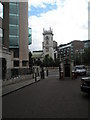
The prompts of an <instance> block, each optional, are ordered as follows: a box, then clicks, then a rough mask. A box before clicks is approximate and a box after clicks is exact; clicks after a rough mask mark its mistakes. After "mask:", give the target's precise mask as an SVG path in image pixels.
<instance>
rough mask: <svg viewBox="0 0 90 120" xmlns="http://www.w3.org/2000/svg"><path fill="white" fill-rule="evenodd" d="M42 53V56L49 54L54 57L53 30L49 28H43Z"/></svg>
mask: <svg viewBox="0 0 90 120" xmlns="http://www.w3.org/2000/svg"><path fill="white" fill-rule="evenodd" d="M43 53H44V56H45V55H47V54H49V56H50V57H52V58H53V59H54V50H53V31H52V30H51V28H50V29H49V30H44V29H43Z"/></svg>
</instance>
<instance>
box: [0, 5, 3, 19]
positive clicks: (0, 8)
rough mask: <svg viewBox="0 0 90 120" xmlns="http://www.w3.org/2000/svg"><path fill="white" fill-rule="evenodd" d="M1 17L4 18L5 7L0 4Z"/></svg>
mask: <svg viewBox="0 0 90 120" xmlns="http://www.w3.org/2000/svg"><path fill="white" fill-rule="evenodd" d="M0 17H1V18H3V5H2V4H1V3H0Z"/></svg>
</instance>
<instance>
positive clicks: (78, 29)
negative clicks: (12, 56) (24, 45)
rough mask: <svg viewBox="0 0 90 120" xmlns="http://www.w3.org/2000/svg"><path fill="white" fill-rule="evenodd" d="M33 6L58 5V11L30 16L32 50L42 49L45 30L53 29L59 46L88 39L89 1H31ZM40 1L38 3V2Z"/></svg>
mask: <svg viewBox="0 0 90 120" xmlns="http://www.w3.org/2000/svg"><path fill="white" fill-rule="evenodd" d="M30 1H31V5H33V6H36V7H38V6H40V4H43V3H44V2H45V1H47V3H52V4H55V3H56V5H57V9H56V10H52V11H48V12H47V13H42V14H41V15H40V17H37V16H30V17H29V26H30V27H31V28H32V42H33V44H32V45H31V46H30V49H31V50H37V49H42V41H43V35H42V32H43V28H46V29H49V27H51V28H52V29H53V33H54V40H56V41H57V42H58V44H63V43H68V42H70V41H72V40H76V39H77V40H85V39H88V2H87V0H65V1H64V2H61V0H30ZM37 1H38V2H37ZM62 6H63V7H62Z"/></svg>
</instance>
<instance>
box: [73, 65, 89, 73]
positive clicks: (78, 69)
mask: <svg viewBox="0 0 90 120" xmlns="http://www.w3.org/2000/svg"><path fill="white" fill-rule="evenodd" d="M86 71H87V70H86V68H85V66H84V65H77V66H75V72H76V74H77V75H86Z"/></svg>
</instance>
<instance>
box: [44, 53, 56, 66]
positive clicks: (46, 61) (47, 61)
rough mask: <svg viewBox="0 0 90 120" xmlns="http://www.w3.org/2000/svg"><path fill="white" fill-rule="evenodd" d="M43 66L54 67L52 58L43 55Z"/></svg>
mask: <svg viewBox="0 0 90 120" xmlns="http://www.w3.org/2000/svg"><path fill="white" fill-rule="evenodd" d="M43 64H44V66H45V67H53V66H54V60H53V59H52V57H50V56H49V54H47V55H45V57H44V60H43Z"/></svg>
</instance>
